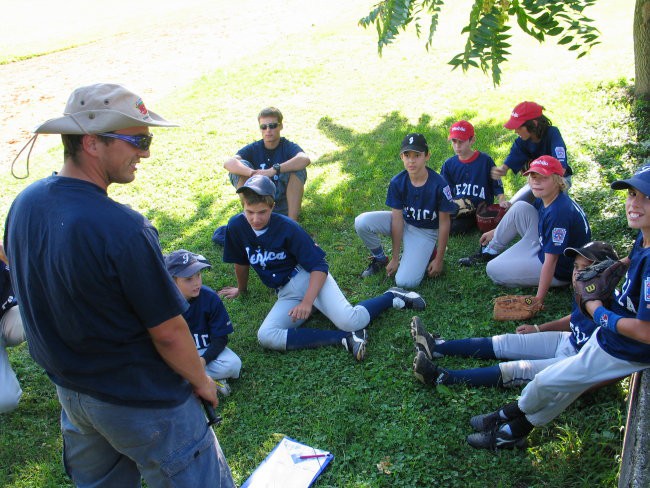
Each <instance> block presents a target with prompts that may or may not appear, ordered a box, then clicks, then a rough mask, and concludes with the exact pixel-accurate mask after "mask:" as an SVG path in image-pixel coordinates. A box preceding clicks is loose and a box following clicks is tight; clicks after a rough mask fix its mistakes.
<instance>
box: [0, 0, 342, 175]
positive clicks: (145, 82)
mask: <svg viewBox="0 0 650 488" xmlns="http://www.w3.org/2000/svg"><path fill="white" fill-rule="evenodd" d="M305 3H306V4H309V3H310V2H302V1H298V0H287V1H284V2H275V3H273V5H269V4H267V5H266V6H265V5H260V2H255V1H253V0H244V1H242V2H231V1H225V2H220V1H216V0H197V1H195V2H193V5H192V12H190V13H188V12H185V13H183V14H182V15H181V14H178V15H169V14H167V15H166V16H163V17H162V18H160V19H159V20H158V21H155V20H152V19H149V21H148V23H147V25H146V28H144V29H138V30H133V31H131V32H127V33H122V34H114V35H109V36H108V37H105V38H103V39H102V40H99V41H96V42H92V43H90V44H86V45H82V46H80V47H77V48H73V49H68V50H65V51H59V52H55V53H52V54H48V55H46V56H40V57H36V58H32V59H28V60H25V61H20V62H15V63H11V64H7V65H2V66H0V79H1V80H2V83H0V114H2V117H1V119H0V164H2V169H3V171H9V166H10V164H11V161H12V160H13V158H14V157H15V156H16V155H17V153H18V152H19V151H20V149H21V148H22V147H23V145H24V144H25V143H26V142H27V141H28V140H29V138H30V137H31V136H32V133H31V130H32V129H33V128H34V127H35V126H36V125H38V124H39V123H41V122H43V121H45V120H47V119H49V118H52V117H57V116H59V115H61V113H62V111H63V107H64V106H65V103H66V100H67V98H68V96H69V95H70V93H71V92H72V90H74V89H75V88H76V87H78V86H83V85H86V84H91V83H97V82H115V83H121V84H124V85H125V86H127V87H129V88H130V89H132V90H133V91H135V92H136V93H138V94H139V95H141V96H142V97H143V99H144V100H145V102H146V103H147V105H150V106H151V107H152V108H153V109H154V111H155V106H156V101H157V100H159V99H161V98H163V97H165V96H167V95H168V94H169V93H171V92H172V91H173V90H175V89H177V88H180V87H182V86H185V85H187V84H189V83H191V82H192V81H193V80H194V79H196V78H198V77H200V76H202V75H204V74H206V73H210V72H212V71H214V70H216V69H218V68H220V67H223V66H225V65H227V64H228V63H230V62H232V61H234V60H236V59H237V58H241V57H244V56H248V55H252V54H255V53H256V52H260V53H264V52H265V50H266V48H267V47H268V45H269V43H271V42H274V41H276V40H278V39H281V37H282V36H285V35H287V34H292V33H295V32H299V31H301V30H306V29H311V28H313V26H314V24H316V23H319V24H321V23H323V22H326V21H328V20H330V19H331V18H332V17H334V16H335V15H340V14H341V11H342V10H345V8H344V6H345V2H344V1H343V0H335V1H334V2H329V3H328V6H327V7H328V8H327V10H326V11H323V10H321V9H320V8H319V7H317V6H310V5H305ZM336 4H340V5H336ZM26 8H29V7H28V6H27V7H26ZM351 18H352V20H354V18H353V17H351ZM264 55H266V54H264ZM59 141H60V139H59V138H58V137H52V136H47V137H39V140H38V143H37V145H36V147H35V150H34V151H35V152H36V153H39V152H43V151H45V150H47V149H49V148H50V147H53V146H54V145H56V144H58V143H59Z"/></svg>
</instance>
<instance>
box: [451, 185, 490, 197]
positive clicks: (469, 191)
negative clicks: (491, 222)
mask: <svg viewBox="0 0 650 488" xmlns="http://www.w3.org/2000/svg"><path fill="white" fill-rule="evenodd" d="M460 195H467V196H470V197H479V198H482V199H483V200H485V188H484V187H482V186H480V185H472V184H471V183H458V184H457V185H456V196H460Z"/></svg>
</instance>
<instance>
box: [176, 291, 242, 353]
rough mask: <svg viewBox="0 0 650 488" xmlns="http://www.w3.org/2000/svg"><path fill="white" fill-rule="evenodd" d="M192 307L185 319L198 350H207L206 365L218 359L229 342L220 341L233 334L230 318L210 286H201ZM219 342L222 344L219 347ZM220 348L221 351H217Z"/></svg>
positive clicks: (186, 312)
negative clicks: (219, 339)
mask: <svg viewBox="0 0 650 488" xmlns="http://www.w3.org/2000/svg"><path fill="white" fill-rule="evenodd" d="M189 304H190V307H189V308H188V309H187V310H186V311H185V312H183V317H184V318H185V321H186V322H187V325H188V326H189V328H190V332H191V333H192V337H193V338H194V342H195V344H196V348H197V349H205V351H204V352H203V354H202V356H203V358H204V359H205V362H206V364H207V363H209V362H210V361H213V360H214V359H216V358H217V356H218V355H219V354H221V351H223V348H224V347H225V343H227V341H218V340H217V339H218V338H223V337H225V336H227V335H228V334H231V333H232V332H233V327H232V322H231V321H230V316H229V315H228V312H227V311H226V307H224V306H223V302H222V301H221V298H219V295H217V294H216V293H215V291H214V290H213V289H212V288H210V287H208V286H205V285H203V286H201V291H200V292H199V296H197V297H195V298H192V299H190V300H189ZM217 342H219V343H220V344H219V345H217ZM216 348H219V350H216Z"/></svg>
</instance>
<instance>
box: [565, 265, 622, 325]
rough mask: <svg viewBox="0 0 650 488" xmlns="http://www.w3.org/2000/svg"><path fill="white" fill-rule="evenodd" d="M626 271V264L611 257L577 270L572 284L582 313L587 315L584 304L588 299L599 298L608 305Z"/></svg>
mask: <svg viewBox="0 0 650 488" xmlns="http://www.w3.org/2000/svg"><path fill="white" fill-rule="evenodd" d="M626 272H627V265H626V264H624V263H622V262H621V261H614V260H613V259H606V260H605V261H601V262H599V263H596V264H592V265H591V266H588V267H586V268H585V269H583V270H582V271H580V272H578V273H577V274H576V279H575V281H574V283H573V286H574V290H575V299H576V303H577V304H578V306H579V307H580V310H581V311H582V313H583V314H585V315H586V316H587V317H589V314H588V313H587V310H586V309H585V304H586V303H587V302H588V301H590V300H600V301H602V302H603V304H605V305H609V302H610V301H611V299H612V295H613V293H614V290H615V289H616V285H618V282H619V281H621V278H622V277H623V276H625V273H626Z"/></svg>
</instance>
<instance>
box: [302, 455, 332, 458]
mask: <svg viewBox="0 0 650 488" xmlns="http://www.w3.org/2000/svg"><path fill="white" fill-rule="evenodd" d="M321 457H327V454H306V455H304V456H300V459H314V458H321Z"/></svg>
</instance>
